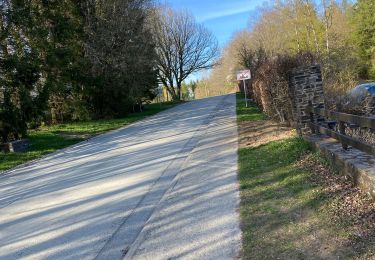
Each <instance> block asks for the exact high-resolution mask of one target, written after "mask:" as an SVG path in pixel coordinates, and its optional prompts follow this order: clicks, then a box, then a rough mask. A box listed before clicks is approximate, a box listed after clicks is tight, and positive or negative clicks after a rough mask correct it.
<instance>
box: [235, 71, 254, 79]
mask: <svg viewBox="0 0 375 260" xmlns="http://www.w3.org/2000/svg"><path fill="white" fill-rule="evenodd" d="M245 79H251V72H250V70H240V71H238V72H237V80H245Z"/></svg>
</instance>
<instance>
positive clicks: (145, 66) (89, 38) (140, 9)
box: [83, 0, 157, 116]
mask: <svg viewBox="0 0 375 260" xmlns="http://www.w3.org/2000/svg"><path fill="white" fill-rule="evenodd" d="M149 4H150V1H148V0H87V1H86V2H85V4H84V5H83V10H84V13H85V17H86V19H85V31H86V40H85V56H86V58H87V59H88V60H89V61H90V64H91V67H90V68H91V71H90V74H91V75H92V76H93V77H94V78H95V80H94V81H93V82H92V88H91V89H90V90H89V96H90V99H91V103H92V104H93V109H94V111H95V114H97V115H99V116H122V115H124V114H126V113H127V112H128V111H129V107H130V109H131V107H133V105H134V104H140V103H141V102H142V99H144V98H147V97H150V98H152V95H153V90H154V88H156V87H157V77H156V64H155V57H156V56H155V51H154V43H153V41H152V39H150V34H151V32H150V31H149V29H148V27H147V23H146V17H147V16H148V15H149V11H150V10H151V9H150V6H149Z"/></svg>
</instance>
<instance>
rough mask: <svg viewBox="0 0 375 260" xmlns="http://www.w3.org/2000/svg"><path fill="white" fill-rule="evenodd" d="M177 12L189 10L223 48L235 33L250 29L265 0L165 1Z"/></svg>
mask: <svg viewBox="0 0 375 260" xmlns="http://www.w3.org/2000/svg"><path fill="white" fill-rule="evenodd" d="M164 2H166V3H167V4H169V5H170V6H172V8H174V9H177V10H181V9H182V10H183V9H185V10H189V11H191V12H192V13H193V15H194V16H195V18H196V19H197V21H198V22H200V23H203V24H204V25H205V26H206V27H207V28H208V29H209V30H210V31H212V32H213V33H214V34H215V36H216V38H217V39H218V41H219V44H220V46H221V47H223V46H225V44H226V43H227V42H229V40H230V39H231V37H232V35H233V34H234V33H235V32H238V31H241V30H243V29H245V28H248V27H249V24H251V20H252V19H256V17H257V9H258V8H257V7H259V6H261V5H262V3H263V2H264V0H165V1H164Z"/></svg>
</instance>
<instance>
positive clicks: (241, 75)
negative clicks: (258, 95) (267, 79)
mask: <svg viewBox="0 0 375 260" xmlns="http://www.w3.org/2000/svg"><path fill="white" fill-rule="evenodd" d="M247 79H251V72H250V70H240V71H238V72H237V80H242V81H243V87H244V92H245V102H246V107H247V88H246V80H247Z"/></svg>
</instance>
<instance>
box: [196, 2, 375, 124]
mask: <svg viewBox="0 0 375 260" xmlns="http://www.w3.org/2000/svg"><path fill="white" fill-rule="evenodd" d="M250 19H251V18H250ZM249 23H250V25H251V26H250V28H249V29H246V30H244V31H242V32H239V33H237V34H236V35H234V37H233V39H232V41H231V42H230V43H229V44H228V45H227V46H226V47H225V49H224V50H223V52H222V53H223V54H222V56H221V59H220V65H219V66H217V67H216V68H215V69H214V70H213V71H212V73H211V74H210V76H209V77H207V78H206V79H205V80H202V81H201V82H198V87H197V88H198V89H200V90H201V91H202V90H204V89H206V90H207V91H211V92H215V90H216V92H217V90H218V89H224V90H227V91H231V90H232V89H233V87H235V86H237V84H238V82H237V80H236V78H235V74H236V70H238V69H241V68H250V69H251V70H252V74H253V80H252V81H251V90H252V91H253V92H254V94H255V97H256V99H257V101H258V103H260V104H259V105H261V106H262V107H263V109H264V111H265V112H266V113H267V114H268V115H269V116H270V117H272V118H275V119H278V120H280V121H289V120H290V119H291V117H292V116H291V115H290V111H291V109H290V101H289V100H288V96H289V94H288V82H287V81H288V72H289V71H290V70H291V69H292V68H293V67H295V66H303V65H308V64H311V63H319V64H320V65H321V67H322V71H323V77H324V88H325V93H326V98H327V101H329V103H331V104H333V103H335V102H339V101H340V100H341V99H340V98H339V96H340V95H342V94H345V93H346V92H347V91H348V90H349V89H351V88H353V86H355V85H356V84H358V83H360V82H362V81H368V80H375V1H374V0H357V1H355V2H354V3H353V1H345V0H318V1H315V0H281V1H275V3H274V4H272V5H266V6H263V7H261V8H260V9H259V17H258V18H257V19H255V20H249ZM333 105H334V104H333Z"/></svg>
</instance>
